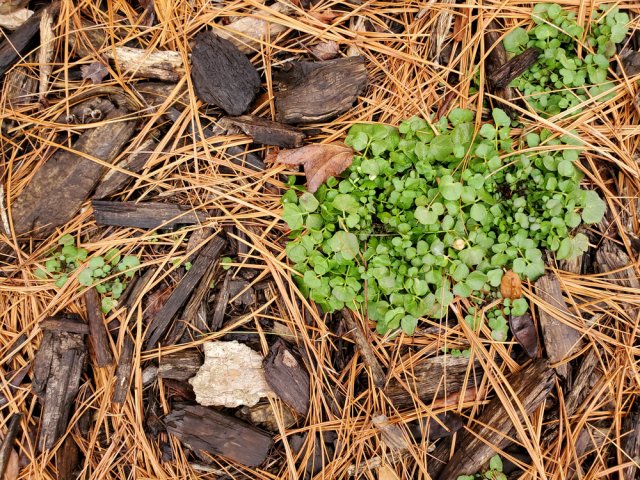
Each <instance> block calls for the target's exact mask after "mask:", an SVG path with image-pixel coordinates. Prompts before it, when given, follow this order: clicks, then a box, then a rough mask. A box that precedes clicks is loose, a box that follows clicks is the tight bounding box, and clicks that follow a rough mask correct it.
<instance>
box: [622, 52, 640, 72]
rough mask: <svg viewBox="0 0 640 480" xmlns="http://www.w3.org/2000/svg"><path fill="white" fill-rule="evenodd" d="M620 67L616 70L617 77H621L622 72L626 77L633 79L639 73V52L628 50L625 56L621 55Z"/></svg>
mask: <svg viewBox="0 0 640 480" xmlns="http://www.w3.org/2000/svg"><path fill="white" fill-rule="evenodd" d="M620 65H621V66H622V69H621V68H620V67H618V68H617V73H618V75H621V74H622V73H623V72H624V74H625V75H626V76H627V77H633V76H634V75H637V74H639V73H640V52H637V51H635V50H629V51H628V52H626V53H625V54H623V56H622V58H621V59H620Z"/></svg>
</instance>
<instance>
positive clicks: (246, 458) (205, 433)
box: [166, 405, 273, 467]
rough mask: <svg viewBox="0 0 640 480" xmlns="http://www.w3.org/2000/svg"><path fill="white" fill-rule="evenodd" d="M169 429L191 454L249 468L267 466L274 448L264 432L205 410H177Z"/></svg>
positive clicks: (169, 421)
mask: <svg viewBox="0 0 640 480" xmlns="http://www.w3.org/2000/svg"><path fill="white" fill-rule="evenodd" d="M166 426H167V431H168V432H169V433H171V434H172V435H175V436H176V437H177V438H178V439H179V440H180V441H181V442H182V443H183V444H184V445H186V446H187V447H188V448H190V449H191V450H194V451H196V452H206V453H210V454H213V455H222V456H224V457H228V458H230V459H232V460H235V461H236V462H238V463H241V464H243V465H247V466H249V467H257V466H258V465H260V464H261V463H262V462H264V461H265V459H266V458H267V454H268V453H269V450H270V449H271V447H272V445H273V441H272V440H271V437H270V436H269V435H267V434H266V433H264V432H262V431H261V430H258V429H257V428H255V427H253V426H251V425H249V424H247V423H245V422H243V421H241V420H238V419H237V418H234V417H230V416H228V415H224V414H222V413H220V412H217V411H215V410H211V409H209V408H206V407H201V406H195V405H194V406H187V407H185V408H183V409H182V410H174V411H173V412H171V414H169V415H168V416H167V418H166Z"/></svg>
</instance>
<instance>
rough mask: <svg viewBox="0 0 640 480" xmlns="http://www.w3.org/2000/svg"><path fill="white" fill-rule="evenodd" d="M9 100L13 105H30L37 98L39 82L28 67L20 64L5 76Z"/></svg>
mask: <svg viewBox="0 0 640 480" xmlns="http://www.w3.org/2000/svg"><path fill="white" fill-rule="evenodd" d="M4 82H5V85H6V89H7V90H6V92H7V93H6V96H7V102H8V103H9V105H11V106H12V107H19V106H21V105H28V104H30V103H33V102H34V101H35V100H36V99H37V95H36V89H37V88H38V82H37V80H36V79H35V78H33V75H32V74H31V72H29V69H28V68H25V67H22V66H18V67H15V68H13V69H11V71H9V72H7V74H6V76H5V81H4Z"/></svg>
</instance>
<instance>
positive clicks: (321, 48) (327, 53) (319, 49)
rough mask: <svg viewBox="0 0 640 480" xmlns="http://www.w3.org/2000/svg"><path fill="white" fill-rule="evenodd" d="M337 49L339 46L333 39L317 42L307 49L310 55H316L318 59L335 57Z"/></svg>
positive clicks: (338, 49)
mask: <svg viewBox="0 0 640 480" xmlns="http://www.w3.org/2000/svg"><path fill="white" fill-rule="evenodd" d="M339 51H340V46H339V45H338V43H337V42H334V41H333V40H329V41H328V42H321V43H318V44H316V45H314V46H312V47H311V48H310V49H309V52H311V55H313V56H314V57H316V58H317V59H318V60H331V59H332V58H336V57H337V56H338V52H339Z"/></svg>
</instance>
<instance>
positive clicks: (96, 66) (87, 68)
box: [80, 62, 109, 83]
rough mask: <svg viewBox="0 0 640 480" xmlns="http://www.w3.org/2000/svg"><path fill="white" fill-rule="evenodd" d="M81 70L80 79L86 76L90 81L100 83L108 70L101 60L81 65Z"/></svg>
mask: <svg viewBox="0 0 640 480" xmlns="http://www.w3.org/2000/svg"><path fill="white" fill-rule="evenodd" d="M80 70H81V71H82V79H83V80H86V79H87V78H89V79H91V82H92V83H101V82H102V80H104V77H106V76H107V75H108V74H109V70H107V67H106V66H105V65H104V63H102V62H93V63H90V64H89V65H82V67H80Z"/></svg>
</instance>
